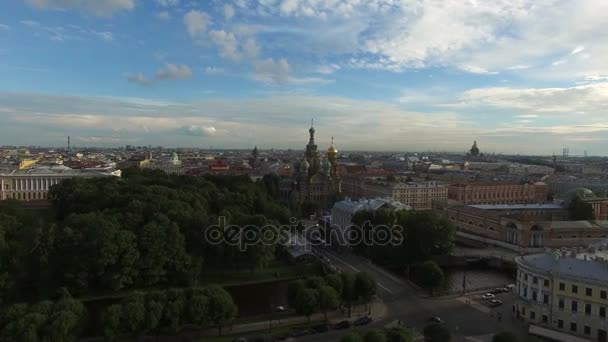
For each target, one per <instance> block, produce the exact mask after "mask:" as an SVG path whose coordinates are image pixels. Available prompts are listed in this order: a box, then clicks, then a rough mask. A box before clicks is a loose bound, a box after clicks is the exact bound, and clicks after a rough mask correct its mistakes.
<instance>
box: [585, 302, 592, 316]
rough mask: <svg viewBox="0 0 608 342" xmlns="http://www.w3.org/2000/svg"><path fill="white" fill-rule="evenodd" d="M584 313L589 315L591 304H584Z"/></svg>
mask: <svg viewBox="0 0 608 342" xmlns="http://www.w3.org/2000/svg"><path fill="white" fill-rule="evenodd" d="M585 315H587V316H591V304H585Z"/></svg>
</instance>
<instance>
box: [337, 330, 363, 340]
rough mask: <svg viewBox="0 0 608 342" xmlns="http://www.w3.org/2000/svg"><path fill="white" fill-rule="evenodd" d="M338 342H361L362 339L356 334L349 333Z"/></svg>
mask: <svg viewBox="0 0 608 342" xmlns="http://www.w3.org/2000/svg"><path fill="white" fill-rule="evenodd" d="M340 342H363V338H362V337H361V335H359V334H358V333H355V332H351V333H349V334H347V335H344V337H342V338H341V339H340Z"/></svg>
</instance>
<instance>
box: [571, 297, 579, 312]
mask: <svg viewBox="0 0 608 342" xmlns="http://www.w3.org/2000/svg"><path fill="white" fill-rule="evenodd" d="M570 310H571V311H572V312H578V302H577V301H575V300H573V301H572V302H571V303H570Z"/></svg>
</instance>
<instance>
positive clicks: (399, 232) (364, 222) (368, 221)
mask: <svg viewBox="0 0 608 342" xmlns="http://www.w3.org/2000/svg"><path fill="white" fill-rule="evenodd" d="M352 223H353V225H354V227H355V228H354V229H357V230H358V231H359V233H360V235H362V236H365V237H366V238H367V240H364V242H363V243H354V244H353V249H354V251H355V253H357V254H359V255H363V256H365V257H369V258H371V259H372V260H373V261H374V262H377V263H379V264H382V265H386V266H390V267H394V268H403V267H404V266H407V265H414V264H418V263H421V262H425V261H427V260H429V259H430V258H431V257H432V256H433V255H441V254H448V253H450V252H451V250H452V249H453V247H454V239H455V231H456V230H455V228H454V226H453V225H452V224H451V223H450V222H449V221H447V220H446V219H444V218H441V217H439V216H437V215H434V214H433V213H431V212H419V211H394V210H388V209H379V210H376V211H359V212H357V213H356V214H355V216H354V217H353V219H352ZM379 227H386V228H379ZM381 229H389V230H390V231H391V232H392V233H391V234H392V240H391V241H388V242H387V241H382V240H380V239H378V237H379V236H380V234H379V233H378V232H379V231H380V230H381ZM351 243H352V241H351Z"/></svg>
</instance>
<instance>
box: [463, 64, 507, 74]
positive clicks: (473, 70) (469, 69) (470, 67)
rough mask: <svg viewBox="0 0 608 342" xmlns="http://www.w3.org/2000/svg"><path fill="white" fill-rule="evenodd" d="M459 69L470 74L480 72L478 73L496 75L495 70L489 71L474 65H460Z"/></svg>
mask: <svg viewBox="0 0 608 342" xmlns="http://www.w3.org/2000/svg"><path fill="white" fill-rule="evenodd" d="M460 69H462V70H464V71H467V72H470V73H472V74H480V75H496V74H498V72H497V71H489V70H486V69H484V68H482V67H478V66H474V65H462V66H461V67H460Z"/></svg>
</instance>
